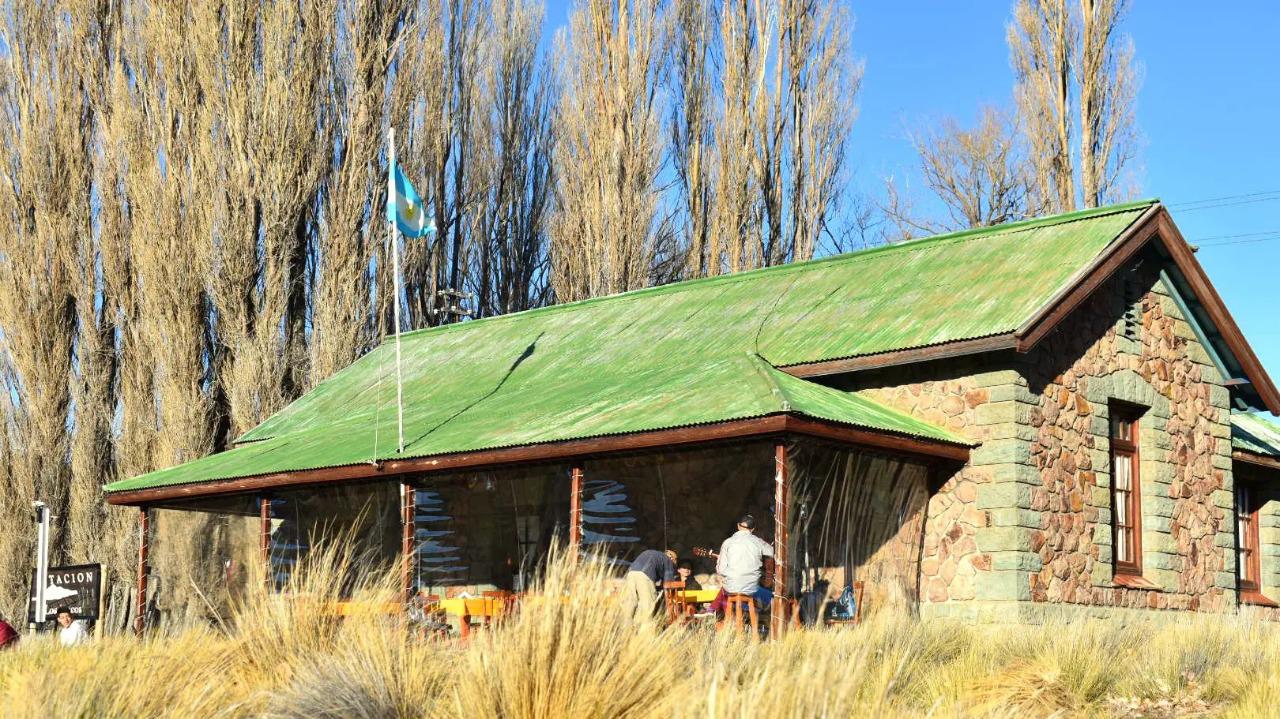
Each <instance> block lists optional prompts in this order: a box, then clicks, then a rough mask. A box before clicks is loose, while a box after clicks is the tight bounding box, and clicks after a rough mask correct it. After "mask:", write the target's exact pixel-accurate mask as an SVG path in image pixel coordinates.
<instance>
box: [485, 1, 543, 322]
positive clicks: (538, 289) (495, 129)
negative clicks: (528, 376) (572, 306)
mask: <svg viewBox="0 0 1280 719" xmlns="http://www.w3.org/2000/svg"><path fill="white" fill-rule="evenodd" d="M492 12H493V19H492V22H493V25H494V26H495V27H501V28H505V31H503V32H500V33H496V38H494V39H493V40H491V41H490V42H489V43H488V46H489V52H490V53H491V56H490V57H489V58H488V60H487V61H486V63H485V67H486V70H485V75H486V87H487V98H488V100H487V106H486V107H485V108H484V112H483V122H482V132H480V133H478V135H480V137H478V138H477V143H476V144H477V149H482V150H484V152H483V158H484V159H483V167H482V168H481V169H480V172H478V173H477V174H478V175H479V177H481V178H482V180H483V182H484V185H483V186H482V187H479V188H477V192H476V194H477V196H478V204H479V207H478V209H477V211H476V231H475V243H474V249H473V252H474V254H475V257H474V259H472V261H471V263H470V264H471V268H472V272H471V279H470V280H469V281H468V286H469V287H470V288H471V289H472V291H473V292H474V293H475V296H476V302H477V304H476V308H475V309H476V312H477V315H478V316H482V317H484V316H489V315H498V314H505V313H507V312H518V311H520V310H525V309H529V308H531V307H537V306H539V305H542V304H545V303H546V301H547V300H548V299H549V289H550V288H549V285H548V272H547V270H548V267H547V262H548V259H547V224H548V219H549V217H550V211H551V201H552V181H553V179H554V175H553V172H554V164H553V163H554V157H555V127H554V122H553V119H554V115H553V112H554V104H553V102H554V97H553V92H552V91H553V87H552V85H551V82H550V72H549V70H548V68H547V67H546V65H545V63H544V62H543V60H542V59H541V58H540V56H539V53H538V44H539V42H540V41H541V35H542V12H543V11H542V6H541V3H539V2H531V1H530V0H497V1H496V2H494V4H493V11H492Z"/></svg>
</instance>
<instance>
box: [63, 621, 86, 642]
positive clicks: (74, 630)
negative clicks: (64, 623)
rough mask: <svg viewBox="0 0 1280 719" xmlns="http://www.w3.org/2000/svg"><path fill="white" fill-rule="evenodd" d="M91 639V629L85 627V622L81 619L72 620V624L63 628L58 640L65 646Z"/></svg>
mask: <svg viewBox="0 0 1280 719" xmlns="http://www.w3.org/2000/svg"><path fill="white" fill-rule="evenodd" d="M88 639H89V630H88V629H86V628H85V626H84V622H82V621H80V620H79V619H75V620H72V622H71V626H69V627H65V628H63V629H62V630H61V631H59V632H58V642H59V643H60V644H62V646H64V647H71V646H75V645H76V644H83V643H84V642H85V641H87V640H88Z"/></svg>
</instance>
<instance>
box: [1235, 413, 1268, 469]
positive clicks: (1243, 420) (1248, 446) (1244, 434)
mask: <svg viewBox="0 0 1280 719" xmlns="http://www.w3.org/2000/svg"><path fill="white" fill-rule="evenodd" d="M1231 448H1232V449H1239V450H1243V451H1245V452H1253V453H1254V454H1262V455H1266V456H1268V457H1277V458H1280V425H1277V424H1276V423H1275V422H1271V421H1268V420H1266V419H1263V418H1262V417H1259V416H1258V415H1255V414H1233V415H1231Z"/></svg>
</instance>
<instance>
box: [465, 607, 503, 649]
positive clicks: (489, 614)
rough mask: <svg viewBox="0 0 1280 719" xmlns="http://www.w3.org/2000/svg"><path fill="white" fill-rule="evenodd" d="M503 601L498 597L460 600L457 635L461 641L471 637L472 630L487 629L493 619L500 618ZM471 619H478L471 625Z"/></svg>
mask: <svg viewBox="0 0 1280 719" xmlns="http://www.w3.org/2000/svg"><path fill="white" fill-rule="evenodd" d="M504 606H505V600H504V599H503V598H500V597H471V598H468V599H464V600H462V616H461V617H459V619H458V633H459V636H461V637H462V638H463V639H467V638H468V637H470V636H471V630H472V629H479V628H482V627H483V628H489V627H491V626H493V622H494V620H495V619H497V618H499V617H501V616H502V608H503V607H504ZM472 619H479V620H480V622H479V624H475V625H473V624H472V623H471V620H472Z"/></svg>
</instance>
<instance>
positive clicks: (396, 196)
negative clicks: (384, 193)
mask: <svg viewBox="0 0 1280 719" xmlns="http://www.w3.org/2000/svg"><path fill="white" fill-rule="evenodd" d="M390 194H391V197H389V198H388V200H387V221H388V222H391V221H394V222H395V223H396V228H397V229H399V230H400V234H402V235H404V236H405V237H422V236H423V235H428V234H431V233H432V232H435V230H436V224H435V222H433V221H432V220H431V218H430V217H427V210H426V208H425V207H423V206H422V198H421V197H418V191H417V190H415V189H413V183H412V182H409V178H407V177H405V176H404V171H403V170H401V169H400V165H399V164H396V165H395V166H394V168H393V169H392V177H391V193H390Z"/></svg>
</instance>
